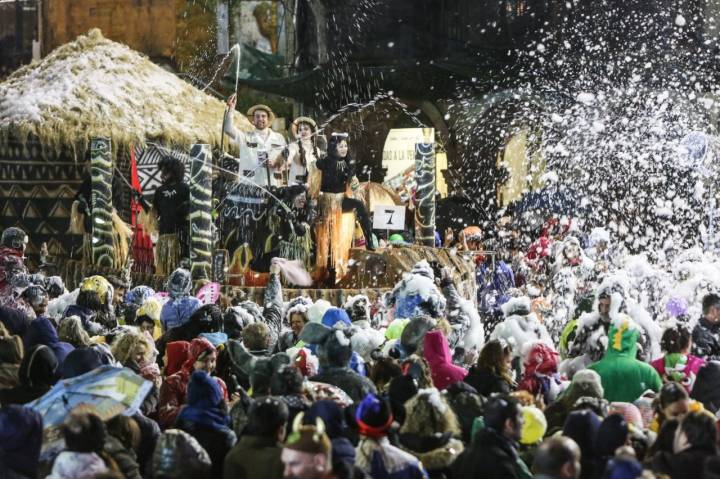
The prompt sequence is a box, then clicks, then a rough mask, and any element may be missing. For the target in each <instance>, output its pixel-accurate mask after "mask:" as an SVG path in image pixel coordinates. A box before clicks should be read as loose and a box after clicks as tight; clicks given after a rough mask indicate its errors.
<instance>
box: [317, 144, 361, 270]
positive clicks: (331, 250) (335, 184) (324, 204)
mask: <svg viewBox="0 0 720 479" xmlns="http://www.w3.org/2000/svg"><path fill="white" fill-rule="evenodd" d="M347 137H348V135H347V133H341V134H337V133H333V135H332V137H331V138H330V141H329V142H328V151H327V156H326V157H325V158H322V159H319V160H318V161H317V163H316V166H317V169H318V170H320V172H321V175H320V194H319V197H318V215H319V216H318V223H317V230H316V231H317V233H316V235H317V238H316V241H317V261H316V264H317V273H318V275H319V276H318V278H323V277H324V276H325V273H326V272H327V270H328V269H331V270H334V271H335V272H336V274H337V277H338V278H340V277H342V276H343V274H344V273H345V270H346V268H347V261H348V258H349V255H350V248H351V246H352V241H353V236H354V230H355V221H354V220H353V221H347V220H346V219H343V213H348V212H352V211H354V212H355V213H357V218H358V220H359V222H360V226H361V227H362V230H363V234H364V235H365V241H366V248H367V249H368V250H371V251H372V250H373V249H374V247H373V245H372V240H371V238H372V229H371V226H370V218H369V217H368V214H367V209H365V205H364V204H363V203H362V202H361V201H360V200H356V199H355V198H352V197H351V196H349V195H346V192H347V190H348V187H350V189H351V190H353V191H354V190H356V189H357V187H358V186H359V182H358V179H357V177H356V176H355V160H354V159H353V158H352V157H351V156H350V155H349V154H348V144H347Z"/></svg>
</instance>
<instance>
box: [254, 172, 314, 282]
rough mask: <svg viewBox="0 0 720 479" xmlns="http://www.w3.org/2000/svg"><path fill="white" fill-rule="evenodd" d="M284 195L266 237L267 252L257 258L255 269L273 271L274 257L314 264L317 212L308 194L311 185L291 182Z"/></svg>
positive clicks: (270, 217) (307, 266)
mask: <svg viewBox="0 0 720 479" xmlns="http://www.w3.org/2000/svg"><path fill="white" fill-rule="evenodd" d="M281 199H282V202H283V203H284V205H280V204H278V205H276V206H275V207H274V209H273V211H272V214H271V215H270V216H269V228H270V236H268V238H267V240H266V241H265V250H264V254H263V256H262V257H261V258H260V259H259V260H257V261H253V264H252V268H253V270H254V271H259V272H268V271H270V262H271V261H272V259H273V258H285V259H289V260H298V261H300V262H301V263H302V264H303V266H304V267H305V269H307V270H310V269H311V267H312V265H311V256H312V234H311V231H310V225H311V224H312V223H313V220H314V212H313V210H312V208H311V207H310V204H309V201H308V198H307V189H306V188H305V185H303V184H297V185H291V186H288V187H287V188H284V189H283V192H282V197H281ZM286 208H287V209H286ZM288 210H289V211H288Z"/></svg>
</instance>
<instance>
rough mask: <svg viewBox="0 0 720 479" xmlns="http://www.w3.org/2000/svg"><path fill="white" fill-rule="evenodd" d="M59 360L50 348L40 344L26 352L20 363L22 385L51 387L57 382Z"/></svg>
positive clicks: (19, 374)
mask: <svg viewBox="0 0 720 479" xmlns="http://www.w3.org/2000/svg"><path fill="white" fill-rule="evenodd" d="M57 370H58V360H57V358H56V357H55V353H53V352H52V349H50V348H49V347H47V346H45V345H43V344H38V345H35V346H32V347H31V348H30V349H28V350H27V351H26V352H25V357H24V358H23V360H22V363H20V372H19V373H18V376H19V377H20V384H22V385H24V386H31V387H50V386H52V385H53V384H55V382H56V381H57Z"/></svg>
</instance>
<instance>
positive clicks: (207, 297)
mask: <svg viewBox="0 0 720 479" xmlns="http://www.w3.org/2000/svg"><path fill="white" fill-rule="evenodd" d="M195 297H196V298H197V299H199V300H200V302H201V303H202V304H215V303H216V302H217V300H218V298H219V297H220V284H219V283H208V284H206V285H205V286H203V287H202V288H200V289H199V290H198V292H197V294H196V295H195Z"/></svg>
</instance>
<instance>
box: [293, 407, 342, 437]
mask: <svg viewBox="0 0 720 479" xmlns="http://www.w3.org/2000/svg"><path fill="white" fill-rule="evenodd" d="M317 418H320V419H322V421H323V423H324V424H325V432H326V433H327V435H328V437H329V438H331V439H335V438H338V437H342V436H343V435H344V434H345V431H346V430H347V423H346V422H345V416H344V415H343V410H342V409H341V408H340V406H339V405H338V404H337V403H336V402H335V401H330V400H328V399H324V400H322V401H315V402H314V403H313V405H312V406H310V409H308V411H307V413H305V417H304V419H303V422H304V423H305V424H306V425H310V426H312V425H313V424H315V420H316V419H317Z"/></svg>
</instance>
